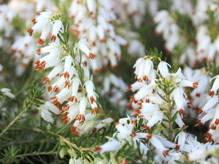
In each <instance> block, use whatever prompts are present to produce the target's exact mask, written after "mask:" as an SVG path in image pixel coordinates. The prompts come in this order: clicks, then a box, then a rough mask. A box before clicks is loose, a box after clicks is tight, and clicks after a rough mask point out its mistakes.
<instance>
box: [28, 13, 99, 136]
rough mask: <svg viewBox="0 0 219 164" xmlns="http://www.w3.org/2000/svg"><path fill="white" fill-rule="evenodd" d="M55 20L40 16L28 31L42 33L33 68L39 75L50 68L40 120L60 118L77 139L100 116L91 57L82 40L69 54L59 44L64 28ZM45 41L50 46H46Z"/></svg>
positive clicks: (46, 14)
mask: <svg viewBox="0 0 219 164" xmlns="http://www.w3.org/2000/svg"><path fill="white" fill-rule="evenodd" d="M55 17H56V16H53V15H52V13H51V12H42V13H41V14H40V15H39V16H37V17H36V19H34V20H35V21H34V25H33V27H32V28H31V29H30V30H29V34H30V35H33V34H34V33H35V32H39V33H41V35H40V38H39V39H38V41H37V42H38V44H39V45H41V46H42V47H40V48H39V49H38V50H37V52H38V54H36V56H38V57H36V58H38V59H36V61H35V62H34V68H35V69H36V70H38V71H42V70H48V69H49V68H51V70H50V72H49V73H48V74H47V76H46V77H45V78H44V79H43V83H44V84H46V88H47V91H48V96H49V99H50V100H48V101H46V102H45V104H43V105H41V106H40V107H39V108H40V110H41V116H42V117H43V118H44V119H45V120H46V121H48V122H53V121H54V119H53V117H52V114H51V112H52V113H54V114H57V115H60V116H62V120H63V123H64V124H70V123H73V125H72V128H71V130H72V132H73V133H74V135H76V136H78V135H80V134H82V133H86V132H88V130H89V129H93V128H94V125H95V124H94V121H90V120H94V119H95V117H96V114H98V113H99V112H100V110H99V107H98V105H97V98H98V96H97V93H96V92H95V87H94V84H93V81H92V78H91V75H90V72H89V68H88V60H89V58H90V56H91V55H92V54H93V53H92V51H91V50H90V49H89V47H88V43H87V42H86V40H84V39H81V40H80V41H79V42H78V43H75V47H74V50H73V51H72V52H70V50H69V49H68V43H66V42H62V39H64V38H63V36H62V32H63V30H64V25H63V24H62V21H61V20H60V19H55ZM61 38H62V39H61ZM48 39H49V40H51V42H50V43H49V44H48V45H46V46H45V42H46V40H48ZM96 124H97V123H96Z"/></svg>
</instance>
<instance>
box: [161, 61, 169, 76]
mask: <svg viewBox="0 0 219 164" xmlns="http://www.w3.org/2000/svg"><path fill="white" fill-rule="evenodd" d="M168 67H170V65H169V64H168V63H166V62H163V61H161V62H160V63H159V64H158V70H159V72H160V73H161V75H162V76H163V77H164V78H166V77H168V76H169V69H168Z"/></svg>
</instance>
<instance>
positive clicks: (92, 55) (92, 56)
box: [88, 53, 96, 59]
mask: <svg viewBox="0 0 219 164" xmlns="http://www.w3.org/2000/svg"><path fill="white" fill-rule="evenodd" d="M88 57H89V58H90V59H94V58H95V57H96V55H95V54H93V53H89V56H88Z"/></svg>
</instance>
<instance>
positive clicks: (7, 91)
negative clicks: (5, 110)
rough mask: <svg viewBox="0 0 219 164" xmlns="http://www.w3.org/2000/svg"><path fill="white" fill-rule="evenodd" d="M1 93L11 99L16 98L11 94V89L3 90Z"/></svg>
mask: <svg viewBox="0 0 219 164" xmlns="http://www.w3.org/2000/svg"><path fill="white" fill-rule="evenodd" d="M1 92H2V94H3V95H5V96H8V97H9V98H11V99H14V98H15V95H14V94H12V93H11V89H9V88H1Z"/></svg>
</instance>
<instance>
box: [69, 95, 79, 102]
mask: <svg viewBox="0 0 219 164" xmlns="http://www.w3.org/2000/svg"><path fill="white" fill-rule="evenodd" d="M69 101H71V102H73V101H75V102H77V101H78V100H77V98H76V97H75V96H72V97H70V98H69Z"/></svg>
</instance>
